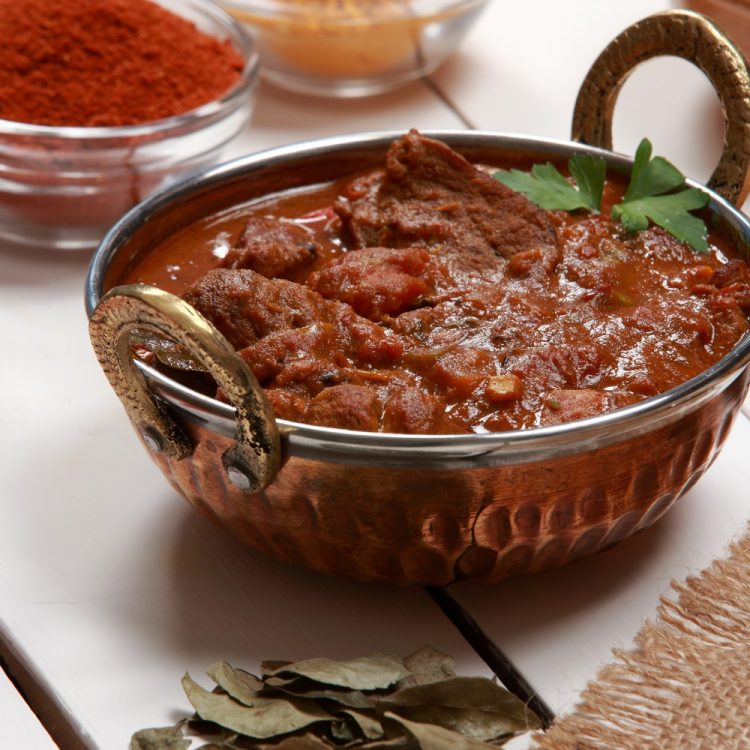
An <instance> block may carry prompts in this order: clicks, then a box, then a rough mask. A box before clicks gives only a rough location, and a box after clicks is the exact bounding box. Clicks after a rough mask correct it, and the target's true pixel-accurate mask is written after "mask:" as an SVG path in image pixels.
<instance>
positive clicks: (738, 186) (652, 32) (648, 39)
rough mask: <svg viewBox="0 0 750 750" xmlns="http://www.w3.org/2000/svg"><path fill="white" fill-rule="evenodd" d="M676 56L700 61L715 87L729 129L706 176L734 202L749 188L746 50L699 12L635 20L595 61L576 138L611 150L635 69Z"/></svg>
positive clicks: (577, 114)
mask: <svg viewBox="0 0 750 750" xmlns="http://www.w3.org/2000/svg"><path fill="white" fill-rule="evenodd" d="M662 55H672V56H675V57H682V58H684V59H685V60H688V61H689V62H692V63H694V64H695V65H697V66H698V67H699V68H700V69H701V70H702V71H703V73H705V75H706V76H707V77H708V79H709V80H710V81H711V83H712V84H713V86H714V88H715V89H716V93H717V94H718V96H719V101H720V102H721V107H722V110H723V112H724V120H725V123H726V130H725V134H724V149H723V152H722V155H721V159H720V160H719V164H718V166H717V167H716V169H715V170H714V173H713V174H712V175H711V179H710V180H709V181H708V187H710V188H712V189H713V190H715V191H716V192H717V193H719V194H720V195H721V196H723V197H724V198H726V199H727V200H728V201H729V202H730V203H734V204H735V205H737V206H740V205H742V203H743V202H744V200H745V198H746V197H747V194H748V192H749V191H750V72H749V71H748V65H747V62H746V61H745V58H744V57H743V55H742V53H741V52H740V51H739V50H738V49H737V48H736V47H735V46H734V44H733V43H732V42H731V41H730V40H729V39H728V38H727V37H726V36H725V35H724V33H723V32H722V31H721V30H719V29H718V28H717V26H716V25H715V24H713V23H712V22H711V21H709V20H708V19H707V18H705V17H704V16H701V15H700V14H698V13H692V12H691V11H686V10H673V11H667V12H665V13H657V14H655V15H653V16H649V17H648V18H644V19H643V20H642V21H639V22H638V23H635V24H633V25H632V26H630V27H628V28H627V29H625V31H623V32H622V33H621V34H620V35H619V36H617V37H616V38H615V39H614V40H613V41H612V42H611V43H610V44H609V45H608V46H607V47H606V48H605V49H604V51H603V52H602V53H601V54H600V55H599V57H598V58H597V59H596V61H595V62H594V64H593V65H592V66H591V69H590V70H589V72H588V74H587V76H586V78H585V80H584V82H583V84H582V85H581V89H580V91H579V92H578V98H577V100H576V105H575V110H574V112H573V127H572V137H573V140H576V141H580V142H582V143H587V144H589V145H591V146H599V147H601V148H605V149H608V150H611V149H612V116H613V114H614V108H615V102H616V101H617V95H618V94H619V93H620V89H621V88H622V85H623V84H624V83H625V81H626V79H627V77H628V76H629V75H630V73H632V72H633V69H634V68H635V67H636V66H637V65H639V64H640V63H642V62H644V61H645V60H649V59H651V58H652V57H659V56H662Z"/></svg>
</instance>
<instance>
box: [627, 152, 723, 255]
mask: <svg viewBox="0 0 750 750" xmlns="http://www.w3.org/2000/svg"><path fill="white" fill-rule="evenodd" d="M651 152H652V146H651V142H650V141H649V140H648V138H644V139H643V140H642V141H641V142H640V143H639V144H638V148H637V149H636V152H635V160H634V162H633V170H632V172H631V174H630V183H629V184H628V189H627V191H626V192H625V196H624V198H623V200H622V202H621V203H618V204H617V205H616V206H614V207H613V208H612V217H613V218H614V219H617V220H619V221H620V222H621V223H622V225H623V226H624V227H625V229H626V230H627V231H629V232H638V231H640V230H642V229H647V228H648V224H649V220H651V221H652V222H653V223H654V224H656V225H657V226H660V227H661V228H662V229H665V230H666V231H667V232H669V233H670V234H671V235H672V236H673V237H676V238H677V239H678V240H680V241H681V242H687V243H688V244H689V245H690V246H691V247H692V248H693V249H694V250H697V251H698V252H701V253H704V252H707V251H708V229H707V228H706V225H705V223H704V222H703V220H702V219H699V218H698V217H697V216H693V215H692V214H690V211H694V210H696V209H699V208H704V207H705V206H706V205H707V204H708V200H709V198H708V195H706V193H704V192H703V191H701V190H698V189H697V188H687V189H685V190H681V191H680V192H679V193H670V192H669V191H670V190H674V189H675V188H678V187H680V185H683V184H684V183H685V176H684V175H683V174H682V173H681V172H680V170H679V169H677V167H675V166H674V165H673V164H671V163H670V162H668V161H667V160H666V159H664V158H662V157H661V156H656V157H654V158H653V159H652V158H651Z"/></svg>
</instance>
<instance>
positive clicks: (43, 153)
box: [0, 0, 258, 250]
mask: <svg viewBox="0 0 750 750" xmlns="http://www.w3.org/2000/svg"><path fill="white" fill-rule="evenodd" d="M0 32H1V34H2V37H3V38H4V39H5V40H6V42H4V44H3V48H2V49H1V50H0V241H4V242H7V243H11V244H15V245H19V246H27V247H32V248H40V249H42V248H43V249H51V250H56V249H61V250H83V249H92V248H94V247H96V245H97V244H98V242H99V240H100V239H101V237H102V236H103V234H104V233H105V232H106V230H107V229H108V228H109V227H110V226H111V225H112V224H113V223H114V222H115V221H116V220H117V219H118V218H119V217H120V216H121V215H122V214H123V213H125V212H126V211H127V210H128V209H130V208H131V207H132V206H134V205H135V204H136V203H138V202H140V200H142V199H143V198H144V197H146V196H147V195H149V194H150V193H151V192H153V191H154V190H156V189H157V188H159V187H161V186H163V185H165V184H168V183H169V182H170V181H171V180H172V179H174V178H175V177H177V176H179V175H181V174H183V173H185V172H186V171H189V170H192V169H194V168H199V167H202V166H206V165H208V164H210V163H213V162H215V161H216V160H217V159H218V157H219V154H220V152H221V151H222V149H223V148H224V147H225V146H226V145H227V143H228V142H229V141H231V140H232V139H233V138H234V137H235V136H236V135H237V134H238V133H239V132H240V131H241V130H242V128H243V127H244V126H245V125H246V123H247V121H248V120H249V118H250V114H251V111H252V105H253V93H254V88H255V84H256V81H257V76H258V54H257V51H256V49H255V45H254V43H253V42H252V40H251V39H250V38H249V36H248V35H247V34H246V33H245V32H244V30H243V29H242V28H241V27H240V25H239V24H237V23H236V22H235V21H234V20H233V19H232V18H231V17H230V16H228V15H227V14H225V13H224V12H223V11H221V10H220V9H219V8H217V7H216V6H214V5H213V4H212V3H210V2H208V1H207V0H159V2H158V4H157V3H153V2H150V0H64V1H63V2H59V3H54V4H50V3H47V2H46V0H12V2H11V1H10V0H0Z"/></svg>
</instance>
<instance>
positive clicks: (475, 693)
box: [378, 677, 541, 742]
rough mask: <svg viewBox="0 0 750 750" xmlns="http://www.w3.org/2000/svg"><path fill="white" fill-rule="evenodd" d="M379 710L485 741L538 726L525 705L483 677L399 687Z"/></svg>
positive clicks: (382, 699)
mask: <svg viewBox="0 0 750 750" xmlns="http://www.w3.org/2000/svg"><path fill="white" fill-rule="evenodd" d="M378 708H379V710H381V711H384V712H386V711H387V712H391V713H394V714H398V715H399V716H400V717H402V718H405V719H409V720H411V721H415V722H421V723H426V724H435V725H437V726H441V727H444V728H445V729H450V730H451V731H454V732H458V733H460V734H463V735H466V736H468V737H473V738H475V739H477V740H482V741H486V742H492V741H494V740H497V739H499V738H501V737H505V736H507V735H512V734H518V733H520V732H525V731H528V730H530V729H539V728H540V727H541V722H540V721H539V718H538V717H537V716H536V714H535V713H534V712H533V711H531V710H530V709H529V708H528V706H527V705H526V704H525V703H523V702H522V701H520V700H519V699H518V698H516V696H515V695H513V694H512V693H510V692H509V691H508V690H506V689H505V688H503V687H501V686H500V685H497V684H496V683H494V682H492V681H491V680H488V679H486V678H484V677H452V678H450V679H447V680H442V681H440V682H430V683H425V684H423V685H416V686H413V687H406V688H402V689H401V690H397V691H396V692H395V693H392V694H390V695H387V696H383V697H382V698H380V699H379V701H378Z"/></svg>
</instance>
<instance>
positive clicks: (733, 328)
mask: <svg viewBox="0 0 750 750" xmlns="http://www.w3.org/2000/svg"><path fill="white" fill-rule="evenodd" d="M493 166H504V165H493ZM492 171H493V170H492V169H491V168H490V167H488V166H486V165H481V166H475V165H472V164H470V163H469V162H468V161H466V160H465V159H464V158H463V157H462V156H460V155H459V154H457V153H456V152H454V151H452V150H451V149H450V148H449V147H448V146H446V145H445V144H443V143H441V142H438V141H435V140H432V139H429V138H426V137H424V136H421V135H420V134H419V133H416V132H415V131H412V132H411V133H409V134H407V135H405V136H404V137H402V138H401V139H399V140H397V141H396V142H394V143H393V144H392V146H391V148H390V150H389V152H388V154H387V157H386V162H385V164H384V165H383V167H382V168H381V169H378V170H375V171H372V172H368V173H366V174H358V175H352V176H351V177H348V178H346V179H343V180H339V181H337V182H336V183H334V184H326V185H317V186H312V187H310V188H309V189H305V190H298V191H293V192H290V193H289V194H281V195H276V196H271V197H269V198H268V199H265V200H263V201H260V202H256V203H254V204H252V205H249V206H243V207H239V208H238V209H236V210H233V211H230V212H226V213H223V214H221V215H219V216H214V217H211V218H210V219H206V220H201V221H199V222H197V223H195V224H193V225H192V226H189V227H187V228H185V229H183V230H180V231H179V232H177V233H176V234H175V235H174V236H173V237H171V238H170V239H169V240H167V241H166V242H164V243H162V245H161V246H160V247H158V248H157V249H156V250H155V251H154V252H151V253H149V254H148V256H147V257H145V258H144V259H143V260H142V261H141V262H140V263H139V264H138V265H136V267H134V268H133V269H132V270H131V272H130V274H129V277H128V278H126V279H125V281H127V282H144V283H148V284H154V285H156V286H159V287H161V288H163V289H165V290H167V291H171V292H173V293H176V294H179V295H181V296H183V297H184V298H185V299H186V300H187V301H188V302H190V303H191V304H192V305H193V306H194V307H195V308H196V309H198V310H199V311H200V312H201V313H202V314H203V315H204V316H205V317H207V318H208V319H209V320H210V321H211V322H212V323H213V324H214V325H215V326H216V327H217V328H218V330H220V331H221V332H222V333H223V334H224V335H225V336H226V337H227V338H228V340H229V341H230V343H231V344H232V345H233V346H234V347H235V348H236V349H237V351H238V352H239V354H240V356H241V357H242V359H244V360H245V361H246V362H247V363H248V365H249V366H250V368H251V370H252V371H253V373H254V374H255V376H256V377H257V378H258V381H259V382H260V384H261V385H262V386H263V388H264V389H265V391H266V394H267V396H268V398H269V400H270V402H271V404H272V406H273V409H274V411H275V413H276V416H277V417H280V418H283V419H288V420H293V421H297V422H305V423H309V424H316V425H324V426H330V427H340V428H345V429H350V430H364V431H384V432H395V433H415V434H427V433H436V434H457V433H482V432H498V431H505V430H519V429H528V428H532V427H536V426H543V425H551V424H558V423H561V422H569V421H572V420H576V419H581V418H586V417H590V416H593V415H596V414H600V413H603V412H606V411H610V410H613V409H617V408H620V407H623V406H627V405H629V404H633V403H635V402H637V401H640V400H642V399H644V398H647V397H649V396H652V395H655V394H657V393H662V392H664V391H667V390H669V389H670V388H673V387H674V386H676V385H679V384H680V383H683V382H685V381H687V380H689V379H691V378H692V377H694V376H696V375H697V374H699V373H700V372H702V371H703V370H705V369H706V368H707V367H709V366H711V365H712V364H714V363H715V362H717V361H718V360H720V359H721V358H722V357H724V356H725V355H726V354H727V353H728V352H729V351H730V350H731V349H732V348H733V347H734V345H735V344H736V343H737V342H738V340H739V339H740V338H742V337H743V336H745V335H747V334H748V328H750V324H749V323H748V313H750V269H749V268H748V265H747V263H746V262H745V261H744V260H743V259H741V258H739V257H736V254H735V252H734V250H733V248H732V246H731V243H729V242H728V241H727V240H726V239H724V238H722V237H721V236H718V235H717V234H712V235H711V237H710V247H709V252H707V253H705V254H698V253H696V252H695V251H694V250H693V249H692V248H691V247H690V246H688V245H687V244H685V243H682V242H680V241H678V240H676V239H675V238H674V237H672V236H670V235H669V234H668V233H667V232H665V231H664V230H662V229H660V228H658V227H651V228H649V229H647V230H644V231H640V232H636V233H631V232H627V231H626V230H625V229H623V227H622V226H620V225H618V224H617V223H615V222H614V221H613V220H612V219H611V218H610V215H609V214H610V212H609V209H610V208H611V206H612V205H614V204H615V203H617V201H618V200H620V199H621V197H622V193H623V191H624V183H623V181H622V180H621V179H618V178H617V176H616V175H614V176H613V175H609V176H608V180H607V184H606V187H605V192H604V201H603V205H602V211H601V212H599V213H593V214H582V213H580V212H572V213H570V212H564V211H548V210H544V209H541V208H539V207H538V206H536V205H534V204H533V203H531V202H530V201H529V200H528V199H527V198H526V197H524V196H523V195H521V194H519V193H516V192H514V191H513V190H511V189H510V188H508V187H506V186H505V185H502V184H501V183H500V182H498V181H497V180H495V179H494V178H493V176H492ZM141 354H142V355H143V356H146V357H148V358H150V359H153V354H152V353H149V352H147V351H143V349H142V348H141ZM160 366H164V365H163V364H162V365H160ZM188 367H189V365H188ZM199 377H200V376H199ZM206 387H208V388H210V385H207V386H206ZM220 396H221V394H219V397H220Z"/></svg>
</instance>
